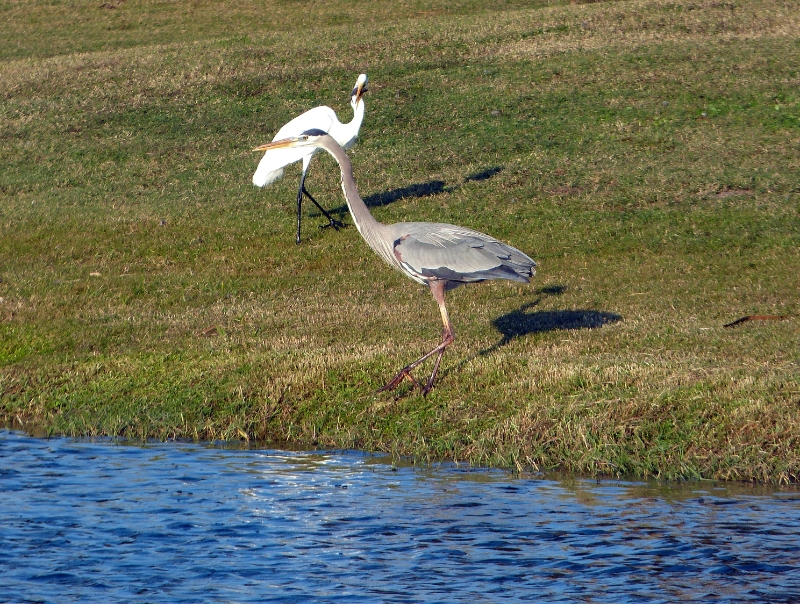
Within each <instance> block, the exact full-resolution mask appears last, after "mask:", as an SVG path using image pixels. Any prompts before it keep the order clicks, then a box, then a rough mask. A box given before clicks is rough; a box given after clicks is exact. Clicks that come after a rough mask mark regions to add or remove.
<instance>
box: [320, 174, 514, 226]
mask: <svg viewBox="0 0 800 604" xmlns="http://www.w3.org/2000/svg"><path fill="white" fill-rule="evenodd" d="M502 171H503V166H492V167H491V168H486V169H485V170H481V171H480V172H475V173H474V174H470V175H469V176H465V177H464V182H465V183H467V182H481V181H484V180H489V179H490V178H492V177H493V176H495V175H496V174H499V173H500V172H502ZM459 186H460V185H456V186H453V187H448V186H447V184H446V183H445V182H444V181H443V180H431V181H429V182H419V183H415V184H413V185H408V186H407V187H401V188H399V189H392V190H391V191H384V192H382V193H373V194H372V195H367V196H366V197H365V198H364V203H365V204H366V205H367V207H368V208H379V207H381V206H388V205H389V204H390V203H394V202H395V201H400V200H401V199H410V198H413V197H433V196H434V195H441V194H442V193H452V192H453V191H455V190H456V189H457V188H458V187H459ZM328 212H329V213H330V214H336V215H338V216H339V218H341V217H342V216H344V215H345V214H346V213H347V212H348V208H347V204H346V203H345V204H342V205H340V206H339V207H336V208H331V209H330V210H328ZM311 216H322V213H321V212H316V213H313V214H311Z"/></svg>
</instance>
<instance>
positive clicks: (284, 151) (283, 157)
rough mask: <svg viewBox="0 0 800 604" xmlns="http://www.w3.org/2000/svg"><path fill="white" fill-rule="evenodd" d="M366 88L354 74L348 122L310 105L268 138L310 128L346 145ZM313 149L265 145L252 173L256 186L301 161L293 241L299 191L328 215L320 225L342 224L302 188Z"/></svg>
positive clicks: (356, 127)
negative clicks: (273, 147)
mask: <svg viewBox="0 0 800 604" xmlns="http://www.w3.org/2000/svg"><path fill="white" fill-rule="evenodd" d="M366 91H367V75H366V74H364V73H362V74H361V75H360V76H358V79H357V80H356V85H355V87H354V88H353V92H352V94H351V96H350V105H351V106H352V107H353V119H352V120H350V121H349V122H347V123H344V124H343V123H342V122H340V121H339V119H338V118H337V117H336V113H335V112H334V110H333V109H331V108H330V107H326V106H322V107H314V108H313V109H309V110H308V111H306V112H305V113H303V114H301V115H298V116H297V117H296V118H294V119H293V120H292V121H290V122H289V123H288V124H286V125H284V126H283V127H282V128H281V129H280V130H278V133H277V134H276V135H275V137H274V138H273V139H272V140H273V141H279V140H283V139H287V138H291V137H294V136H299V135H300V134H302V133H303V132H306V131H307V130H312V129H313V130H321V131H322V132H326V133H328V134H330V135H331V136H332V137H333V138H334V140H335V141H336V142H337V143H339V145H340V146H342V147H344V148H345V149H349V148H350V147H352V146H353V145H354V144H355V142H356V139H357V138H358V131H359V129H360V128H361V122H362V121H363V120H364V99H363V95H364V93H365V92H366ZM316 152H317V149H316V148H309V147H305V148H299V147H298V148H292V149H289V148H280V149H269V150H267V151H266V152H265V153H264V157H262V158H261V162H260V163H259V164H258V168H257V169H256V171H255V173H254V174H253V184H254V185H256V186H257V187H265V186H267V185H270V184H272V183H273V182H275V181H276V180H278V179H280V178H281V177H283V169H284V167H286V166H288V165H289V164H293V163H294V162H297V161H302V162H303V174H302V176H301V177H300V188H299V190H298V191H297V243H300V206H301V204H302V201H303V195H306V196H308V198H309V199H310V200H311V201H313V202H314V204H315V205H316V206H317V207H318V208H319V209H320V211H322V213H323V214H325V216H326V217H327V218H328V220H329V221H330V223H329V224H327V225H324V226H332V227H334V228H336V229H337V230H338V228H339V227H340V226H342V223H341V222H339V221H338V220H335V219H333V218H331V216H330V214H328V212H326V211H325V210H324V209H322V207H321V206H320V205H319V204H318V203H317V202H316V200H315V199H314V198H313V197H312V196H311V195H310V194H309V192H308V191H307V190H306V188H305V181H306V173H307V172H308V167H309V165H310V164H311V159H312V158H313V157H314V155H315V154H316Z"/></svg>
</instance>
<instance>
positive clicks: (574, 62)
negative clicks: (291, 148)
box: [0, 0, 800, 481]
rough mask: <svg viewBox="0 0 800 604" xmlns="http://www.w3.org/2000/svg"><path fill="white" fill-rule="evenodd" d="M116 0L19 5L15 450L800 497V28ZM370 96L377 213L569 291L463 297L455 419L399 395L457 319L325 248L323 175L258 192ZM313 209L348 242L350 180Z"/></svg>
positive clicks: (745, 21)
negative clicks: (286, 144)
mask: <svg viewBox="0 0 800 604" xmlns="http://www.w3.org/2000/svg"><path fill="white" fill-rule="evenodd" d="M100 4H101V3H100V2H98V3H93V4H91V5H90V4H85V5H83V6H82V7H77V8H76V7H75V6H73V5H72V4H71V3H67V2H63V3H60V2H48V3H44V2H43V3H26V4H24V5H23V4H16V3H8V4H7V5H6V6H5V7H4V8H3V9H2V17H3V18H2V20H1V21H2V23H3V24H2V25H0V34H1V35H0V57H1V58H2V61H0V157H2V175H0V398H1V399H2V402H0V418H1V419H2V420H4V421H5V422H16V423H17V425H20V424H22V425H23V426H34V425H35V426H38V427H39V428H42V429H44V430H45V431H47V432H48V433H59V434H76V435H77V434H81V435H86V434H110V435H125V436H128V437H135V438H146V437H155V438H197V439H236V438H248V439H263V440H270V441H279V442H281V441H283V442H285V441H291V442H302V443H311V444H314V445H318V446H321V447H337V448H341V447H355V448H364V449H376V450H383V451H391V452H394V453H396V454H398V455H406V454H408V455H415V456H417V457H418V458H419V459H421V460H427V459H431V460H433V459H441V458H451V459H458V460H468V461H471V462H473V463H476V464H491V465H503V466H512V467H530V468H540V469H545V468H560V469H563V470H567V471H577V472H588V473H610V474H626V475H628V474H629V475H639V476H647V475H657V476H663V477H679V476H684V477H701V476H702V477H709V478H710V477H715V478H725V479H746V480H759V481H760V480H764V481H789V480H797V479H798V478H800V319H799V318H798V315H800V303H799V301H798V294H799V293H800V93H798V90H800V68H798V65H800V3H798V2H797V1H790V2H785V1H776V0H764V1H762V2H740V1H733V2H716V1H715V2H710V1H700V0H669V1H667V0H631V1H624V2H600V3H592V4H574V5H571V4H566V3H564V4H562V5H559V4H556V3H548V2H539V3H536V2H533V3H526V2H507V3H503V4H499V5H497V7H496V8H495V10H492V11H487V10H485V9H484V8H482V7H483V4H484V3H480V2H471V1H467V0H464V1H463V2H460V3H453V2H447V3H445V2H425V3H423V2H408V3H403V4H400V3H383V2H377V1H375V2H372V1H371V0H367V1H365V2H361V3H359V4H358V8H357V9H355V8H353V7H351V5H350V3H345V2H339V1H337V0H333V1H331V2H326V3H318V4H315V3H312V4H310V5H308V6H306V5H305V4H296V3H293V2H285V1H279V2H275V3H271V2H264V3H259V4H258V5H257V6H256V5H248V6H246V7H245V6H240V4H239V3H224V2H213V3H212V2H192V3H185V4H181V3H169V4H164V3H160V2H148V1H144V0H142V1H139V0H125V1H124V2H117V1H109V2H107V3H104V4H103V5H102V6H100ZM390 4H391V7H388V5H390ZM362 71H363V72H366V73H368V75H369V77H370V92H369V93H368V95H367V97H366V100H367V115H366V118H365V121H364V125H363V127H362V130H361V137H360V140H359V143H358V145H357V146H356V147H355V148H354V150H353V151H352V152H351V157H352V159H353V164H354V169H355V173H356V180H357V182H358V185H359V189H360V191H361V193H362V196H363V197H364V198H365V199H366V200H367V202H368V203H369V204H370V205H372V206H373V207H372V211H373V213H374V215H375V216H376V217H377V218H378V219H379V220H382V221H384V222H396V221H404V220H429V221H437V222H452V223H456V224H461V225H464V226H468V227H471V228H475V229H477V230H480V231H485V232H489V233H491V234H493V235H495V236H497V237H498V238H500V239H503V240H505V241H507V242H509V243H510V244H512V245H514V246H515V247H518V248H520V249H522V250H524V251H526V252H527V253H528V254H529V255H531V257H533V258H535V259H536V260H537V261H538V262H539V265H540V266H539V275H538V276H537V278H536V279H535V282H534V283H533V284H532V285H530V286H520V285H518V284H510V283H503V282H499V283H488V284H482V285H478V286H474V287H471V288H461V289H459V290H456V291H454V292H452V293H451V294H450V295H449V298H448V301H449V308H450V313H451V318H452V319H453V321H454V324H455V327H456V335H457V339H456V344H455V345H454V346H452V347H451V348H450V350H449V351H448V353H447V354H446V355H445V359H444V363H443V369H442V372H441V374H440V376H441V377H440V380H439V382H438V385H437V387H436V389H435V390H434V391H433V392H432V393H431V395H429V396H428V397H427V398H423V397H421V396H419V395H418V394H417V393H416V392H414V391H413V390H410V389H409V388H407V387H405V386H404V387H403V388H402V389H401V390H399V391H397V392H395V393H394V395H376V394H375V390H377V388H379V387H380V386H381V385H383V383H385V381H386V380H388V379H389V378H390V377H391V376H392V375H394V372H395V371H397V370H398V369H399V368H400V367H401V366H403V365H404V364H405V363H407V362H408V361H410V360H412V359H413V358H415V357H416V356H418V355H419V354H420V353H421V352H423V351H425V350H426V349H429V348H430V347H431V346H432V345H433V343H434V342H435V341H436V340H437V338H438V336H439V332H440V327H441V324H440V320H439V316H438V312H437V309H436V305H435V303H434V302H433V300H432V298H431V296H430V294H429V293H428V292H427V291H425V290H424V289H422V288H421V287H420V286H418V285H416V284H414V283H412V282H410V281H408V280H407V279H405V278H404V277H403V276H402V275H400V274H399V273H395V272H393V271H392V270H391V269H390V268H388V267H386V266H384V265H383V264H382V263H381V261H380V260H379V259H378V258H377V257H376V256H374V254H373V253H372V252H371V251H370V250H369V249H368V248H367V246H366V245H365V244H364V243H363V241H362V240H361V239H360V238H359V235H358V233H357V232H356V230H355V229H354V228H352V227H351V228H348V229H346V230H344V231H342V232H340V233H335V232H330V231H329V230H318V229H317V228H316V225H317V224H321V223H322V222H323V220H322V219H321V218H320V217H319V216H317V215H316V212H312V211H311V210H310V209H308V210H307V213H306V217H305V221H304V233H303V235H304V242H303V244H302V245H300V246H296V245H295V244H294V236H293V229H294V226H293V222H294V218H293V216H294V214H293V213H294V202H293V199H294V194H295V190H296V189H295V188H296V186H297V183H298V178H299V167H293V168H292V169H289V170H287V177H286V178H285V179H284V180H283V181H281V182H280V183H278V184H276V185H273V186H271V187H270V188H268V189H266V190H261V189H257V188H255V187H253V186H252V185H251V183H250V177H251V175H252V172H253V171H254V169H255V167H256V165H257V163H258V159H259V156H258V154H254V153H252V152H251V151H250V149H251V148H252V147H253V146H255V145H257V144H260V143H263V142H266V141H267V140H269V139H270V138H271V137H272V134H273V133H274V132H275V131H276V130H277V129H278V128H279V127H280V126H281V125H282V124H283V123H285V122H286V121H288V120H289V119H290V118H291V117H293V116H294V115H297V114H299V113H300V112H302V111H304V110H306V109H308V108H310V107H313V106H316V105H319V104H328V105H331V106H332V107H333V108H334V109H336V111H337V112H338V113H339V115H340V116H341V117H343V118H344V119H349V118H350V115H351V114H350V108H349V106H348V104H347V100H348V95H349V91H350V88H351V87H352V84H353V82H354V81H355V77H356V75H357V74H358V73H360V72H362ZM308 186H309V188H310V190H311V191H312V193H314V194H315V196H316V197H317V199H318V200H319V201H320V203H322V204H323V205H324V206H326V207H329V208H334V209H335V210H336V212H337V213H338V214H339V215H341V216H342V217H343V219H344V220H345V221H346V222H350V221H349V217H348V216H347V215H346V207H345V206H344V200H343V198H342V196H341V191H340V190H339V188H338V169H337V168H336V166H335V164H334V163H333V161H332V160H331V159H330V158H328V157H321V156H319V157H318V158H317V159H315V162H314V164H313V165H312V168H311V172H310V177H309V181H308ZM753 314H759V315H780V316H787V317H789V318H787V319H785V320H780V321H750V322H746V323H742V324H740V325H738V326H736V327H732V328H724V327H723V325H724V324H726V323H729V322H731V321H733V320H734V319H737V318H739V317H741V316H745V315H753Z"/></svg>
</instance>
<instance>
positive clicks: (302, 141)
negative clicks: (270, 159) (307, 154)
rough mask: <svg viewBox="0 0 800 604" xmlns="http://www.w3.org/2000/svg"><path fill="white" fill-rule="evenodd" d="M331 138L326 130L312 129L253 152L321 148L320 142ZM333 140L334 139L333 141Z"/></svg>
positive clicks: (257, 148)
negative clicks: (324, 138)
mask: <svg viewBox="0 0 800 604" xmlns="http://www.w3.org/2000/svg"><path fill="white" fill-rule="evenodd" d="M323 137H327V138H331V137H330V136H329V135H328V133H327V132H325V131H324V130H318V129H317V128H312V129H311V130H306V131H305V132H303V133H302V134H301V135H300V136H290V137H289V138H282V139H281V140H277V141H272V142H271V143H266V144H265V145H260V146H258V147H256V148H255V149H253V151H269V150H270V149H286V148H295V147H319V146H320V145H319V141H320V140H321V139H322V138H323ZM331 140H333V139H331Z"/></svg>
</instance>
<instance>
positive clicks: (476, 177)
mask: <svg viewBox="0 0 800 604" xmlns="http://www.w3.org/2000/svg"><path fill="white" fill-rule="evenodd" d="M502 171H503V166H495V167H493V168H486V169H485V170H483V171H481V172H476V173H475V174H470V175H469V176H467V177H466V178H465V179H464V182H470V181H473V182H480V181H482V180H489V179H490V178H491V177H492V176H494V175H495V174H500V172H502Z"/></svg>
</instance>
